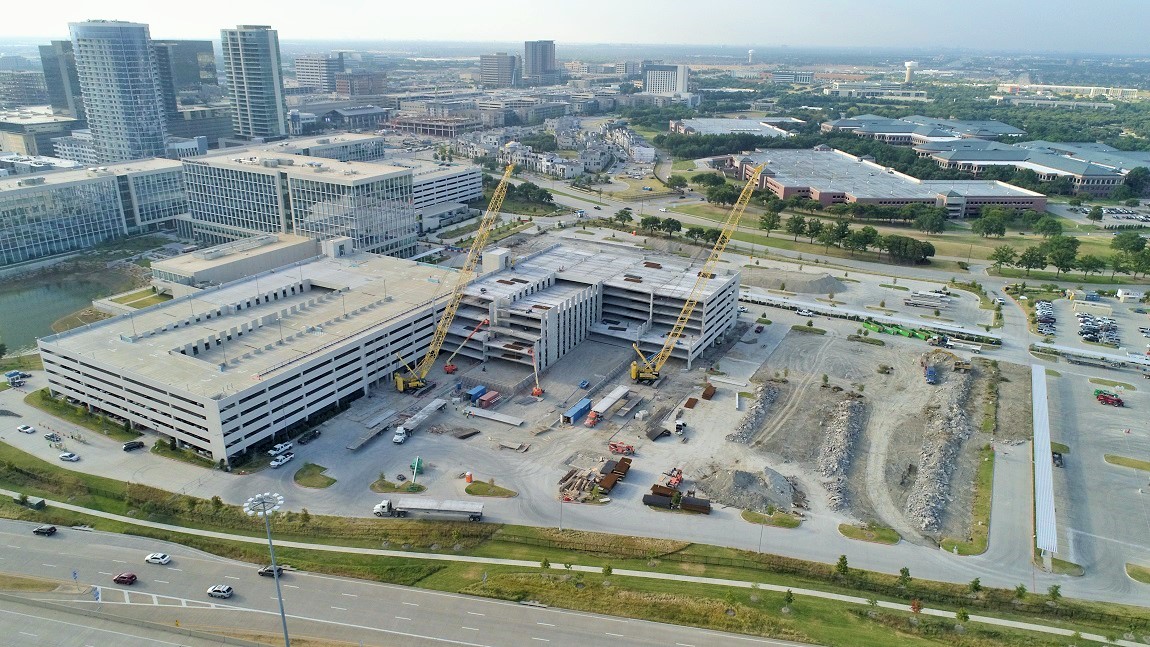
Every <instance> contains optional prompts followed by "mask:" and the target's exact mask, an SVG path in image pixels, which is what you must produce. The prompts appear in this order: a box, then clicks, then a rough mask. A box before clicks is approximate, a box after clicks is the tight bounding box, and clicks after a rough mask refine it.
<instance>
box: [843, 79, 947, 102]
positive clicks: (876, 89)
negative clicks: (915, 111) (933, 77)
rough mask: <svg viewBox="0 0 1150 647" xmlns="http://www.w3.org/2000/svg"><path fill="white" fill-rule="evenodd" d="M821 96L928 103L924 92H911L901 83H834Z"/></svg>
mask: <svg viewBox="0 0 1150 647" xmlns="http://www.w3.org/2000/svg"><path fill="white" fill-rule="evenodd" d="M823 94H825V95H828V96H832V97H841V98H849V99H902V100H910V101H929V97H928V96H927V93H926V91H925V90H912V89H910V88H907V87H906V86H905V85H903V84H902V83H891V82H886V81H835V82H834V83H832V84H831V87H829V88H824V89H823Z"/></svg>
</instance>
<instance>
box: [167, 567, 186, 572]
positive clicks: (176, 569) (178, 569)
mask: <svg viewBox="0 0 1150 647" xmlns="http://www.w3.org/2000/svg"><path fill="white" fill-rule="evenodd" d="M168 570H169V571H182V570H184V569H182V568H174V567H171V566H169V567H168Z"/></svg>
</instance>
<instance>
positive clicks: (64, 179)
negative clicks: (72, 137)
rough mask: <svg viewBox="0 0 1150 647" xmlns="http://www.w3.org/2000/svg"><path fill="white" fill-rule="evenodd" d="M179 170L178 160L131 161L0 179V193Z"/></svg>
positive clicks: (180, 165) (181, 166) (180, 166)
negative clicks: (99, 178)
mask: <svg viewBox="0 0 1150 647" xmlns="http://www.w3.org/2000/svg"><path fill="white" fill-rule="evenodd" d="M181 168H183V165H182V164H181V163H180V162H179V161H178V160H170V159H163V158H159V157H157V158H153V159H145V160H133V161H131V162H123V163H120V164H109V165H107V166H99V167H89V168H85V169H83V170H76V171H52V172H49V173H44V174H43V175H40V174H25V175H16V176H12V177H7V178H2V179H0V191H10V190H15V189H27V188H35V187H40V186H61V185H65V184H72V183H74V182H81V181H84V180H90V179H92V178H94V177H115V176H117V175H127V174H131V173H141V172H148V171H165V170H167V171H171V170H179V169H181Z"/></svg>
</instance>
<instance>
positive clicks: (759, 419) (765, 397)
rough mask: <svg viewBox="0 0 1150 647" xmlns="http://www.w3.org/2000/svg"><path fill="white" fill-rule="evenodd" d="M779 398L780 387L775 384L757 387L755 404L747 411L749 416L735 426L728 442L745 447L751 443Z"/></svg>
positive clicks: (728, 435)
mask: <svg viewBox="0 0 1150 647" xmlns="http://www.w3.org/2000/svg"><path fill="white" fill-rule="evenodd" d="M778 397H779V387H777V386H775V385H774V384H771V383H767V384H760V385H759V386H757V387H755V402H754V404H752V405H751V407H750V409H747V415H745V416H743V419H742V420H741V421H740V422H739V424H738V425H736V426H735V430H734V431H732V432H731V433H729V434H727V440H729V441H731V442H733V443H743V444H744V445H745V444H747V443H749V442H751V439H752V438H754V437H755V434H757V433H759V427H761V426H762V424H763V418H765V417H766V416H767V412H769V411H770V410H771V405H772V404H774V403H775V400H776V399H778Z"/></svg>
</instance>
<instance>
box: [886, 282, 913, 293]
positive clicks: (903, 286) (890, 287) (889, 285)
mask: <svg viewBox="0 0 1150 647" xmlns="http://www.w3.org/2000/svg"><path fill="white" fill-rule="evenodd" d="M879 287H880V288H889V289H891V290H902V291H903V292H906V291H908V290H910V288H908V287H906V286H905V285H892V284H890V283H879Z"/></svg>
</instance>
